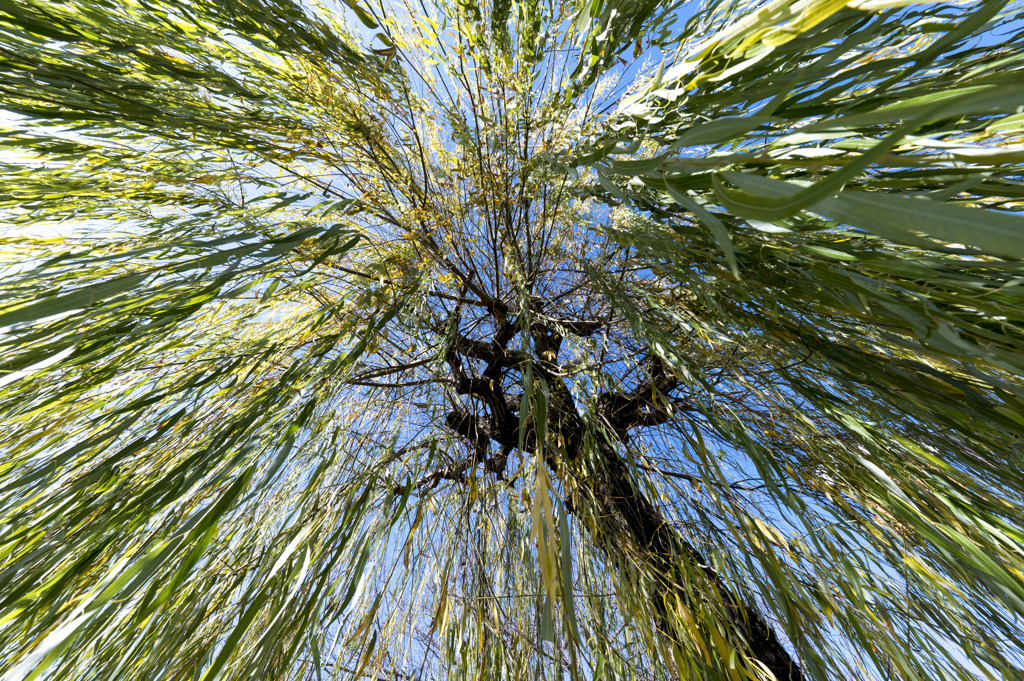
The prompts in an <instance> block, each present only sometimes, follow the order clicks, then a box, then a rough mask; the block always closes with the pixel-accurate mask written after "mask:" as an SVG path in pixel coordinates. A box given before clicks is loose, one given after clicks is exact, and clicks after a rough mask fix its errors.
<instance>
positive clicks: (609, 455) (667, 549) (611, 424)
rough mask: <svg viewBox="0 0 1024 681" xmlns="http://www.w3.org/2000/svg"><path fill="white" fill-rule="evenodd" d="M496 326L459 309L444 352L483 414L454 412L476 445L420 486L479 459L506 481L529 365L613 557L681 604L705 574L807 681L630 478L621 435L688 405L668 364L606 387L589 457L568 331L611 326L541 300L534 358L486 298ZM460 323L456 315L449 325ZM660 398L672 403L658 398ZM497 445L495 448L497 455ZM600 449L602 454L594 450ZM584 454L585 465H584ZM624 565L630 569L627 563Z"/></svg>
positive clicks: (774, 658)
mask: <svg viewBox="0 0 1024 681" xmlns="http://www.w3.org/2000/svg"><path fill="white" fill-rule="evenodd" d="M484 305H485V306H486V307H488V309H489V312H490V313H491V314H492V316H493V318H494V319H493V321H494V328H495V329H497V331H496V333H495V334H494V337H493V338H492V339H491V340H490V341H482V340H475V339H471V338H468V337H466V336H463V335H462V334H461V331H460V330H459V329H458V319H459V315H458V310H456V312H455V314H454V315H453V319H454V321H455V328H454V331H455V333H454V337H453V340H452V342H451V345H450V347H449V348H448V351H447V354H446V361H447V363H448V365H449V367H450V369H451V372H452V378H453V383H454V386H455V391H456V393H458V394H460V395H465V396H467V397H469V398H472V401H473V402H474V403H475V404H478V405H480V407H481V409H480V412H479V413H471V412H470V410H469V409H466V408H464V407H460V408H457V409H454V410H453V411H451V412H449V414H448V415H447V418H446V425H447V426H448V428H449V429H450V430H452V431H453V432H455V433H457V434H458V435H459V436H460V437H462V438H463V439H464V440H465V441H466V443H467V445H468V449H469V450H470V452H471V453H470V454H469V456H468V457H467V458H466V459H465V460H464V461H461V462H458V463H456V464H454V465H451V466H448V467H446V468H443V469H440V470H438V471H435V472H434V473H432V474H430V475H428V476H426V477H424V478H423V479H421V480H419V481H418V482H417V483H416V484H417V485H418V486H421V487H424V486H425V487H434V486H436V485H437V484H438V483H439V482H440V481H441V480H444V479H449V480H461V479H463V478H464V476H465V473H466V472H467V471H469V470H471V469H472V468H474V467H476V466H477V465H479V464H483V465H484V467H485V469H486V470H488V471H490V472H493V473H495V474H497V475H498V477H499V478H501V477H503V474H504V471H505V467H506V464H507V460H508V457H509V454H510V453H511V452H512V451H514V450H515V449H516V448H517V447H518V446H519V444H520V442H519V441H520V434H519V426H520V419H519V415H518V414H517V411H518V409H519V400H520V397H521V395H513V396H509V395H506V394H505V393H504V390H503V387H502V386H503V383H504V377H505V375H506V374H507V372H508V371H510V370H518V371H522V369H523V368H524V367H525V365H526V364H527V363H529V364H530V366H531V367H532V368H533V371H534V372H535V374H536V375H537V376H539V377H541V378H542V379H544V381H545V382H546V383H547V385H548V388H549V391H550V398H549V404H548V414H547V416H548V420H547V428H548V432H549V433H550V434H552V435H554V436H556V437H557V439H558V440H559V441H560V442H562V443H564V448H561V449H558V450H556V449H555V448H554V447H551V446H545V448H544V456H545V461H546V463H547V465H548V467H549V468H550V470H551V472H552V474H553V475H555V476H556V477H558V478H559V479H561V480H563V481H565V480H568V479H570V478H571V479H572V480H573V482H574V483H575V487H576V489H577V490H579V491H580V498H576V499H572V500H570V501H571V506H572V507H573V508H574V510H575V512H576V514H577V515H580V510H581V509H584V508H585V509H586V511H585V514H586V517H587V518H588V520H591V521H592V522H584V523H583V525H584V527H585V528H586V529H587V531H588V532H590V534H591V536H592V537H593V539H594V540H595V541H596V542H597V543H598V545H599V546H601V547H602V549H603V550H604V551H605V553H606V555H608V557H609V559H610V560H611V561H612V562H619V561H621V560H622V559H623V554H624V553H625V552H624V550H623V549H624V548H625V547H628V553H630V554H631V555H635V556H637V557H639V559H640V562H641V563H642V565H643V567H642V569H644V571H645V573H646V574H648V575H653V576H655V579H656V580H658V581H659V582H660V588H662V589H663V590H665V595H668V593H669V592H672V591H675V592H676V594H675V595H677V596H679V598H680V599H681V601H682V602H683V603H684V604H686V605H687V607H689V606H691V605H692V603H690V602H689V601H691V599H692V597H691V595H690V592H689V591H688V590H687V589H686V588H685V587H684V586H682V585H683V584H684V583H685V580H684V579H683V576H684V575H686V576H688V577H689V579H693V577H694V576H697V577H698V578H700V579H703V580H704V582H705V583H704V587H705V590H706V591H708V592H709V593H712V594H717V596H718V598H719V600H720V602H721V608H722V610H721V611H722V613H723V616H724V617H726V618H727V619H728V620H729V623H730V624H731V628H732V630H733V631H735V632H738V633H739V634H740V635H741V636H742V637H743V639H744V640H745V647H746V653H747V654H748V655H749V656H750V657H751V658H753V659H756V660H758V661H759V662H761V663H762V664H764V666H765V667H767V668H768V669H769V670H771V672H772V673H773V674H774V675H775V677H776V679H778V680H779V681H802V678H803V675H802V672H801V669H800V666H799V664H798V663H797V662H796V661H795V660H793V658H792V657H791V656H790V655H789V653H788V652H787V651H786V649H785V647H784V646H783V645H782V643H781V641H780V640H779V637H778V635H777V634H776V633H775V631H774V630H773V629H772V627H771V626H770V625H769V624H768V622H767V620H766V619H765V618H764V616H763V615H762V614H761V613H760V612H759V611H758V610H757V609H756V608H754V607H753V606H751V605H750V604H748V603H746V602H744V601H743V599H742V598H741V597H740V596H739V595H738V594H736V593H735V592H734V591H733V590H731V589H730V588H729V587H728V585H726V584H725V582H724V581H723V580H722V578H721V577H720V576H719V575H718V573H717V572H716V571H715V570H714V568H713V567H711V565H710V564H709V563H708V561H707V560H706V558H705V557H704V556H703V555H702V554H701V552H700V551H699V550H697V548H696V547H694V546H693V545H691V544H690V543H689V542H687V541H686V540H685V539H683V537H682V536H680V535H679V533H678V532H677V531H676V530H674V529H673V528H672V526H671V524H670V523H669V522H668V521H667V520H666V519H665V517H664V516H663V515H662V514H661V512H660V511H659V510H658V509H657V507H656V506H655V505H654V504H653V503H652V502H651V501H650V499H648V498H647V496H646V495H645V494H644V493H643V491H642V490H641V489H640V487H639V486H638V485H637V483H636V481H635V480H633V478H632V476H631V475H630V472H629V468H628V466H627V465H626V462H625V461H624V460H623V459H622V457H621V456H620V455H619V454H618V451H617V448H616V447H615V445H614V441H619V442H625V441H627V438H628V437H629V431H630V430H631V429H635V428H643V427H649V426H654V425H658V424H661V423H665V422H667V421H668V420H669V419H671V418H672V417H673V414H674V413H677V412H678V411H679V410H685V409H687V407H686V405H679V404H676V405H673V404H671V403H670V402H669V398H668V395H669V393H670V392H671V391H672V390H673V389H674V388H675V387H676V385H677V381H676V379H675V377H674V376H673V375H672V373H671V371H670V370H669V368H668V367H667V366H666V365H665V363H664V362H663V360H661V359H660V358H659V357H657V356H655V355H653V354H651V355H649V357H648V358H647V361H646V365H647V376H646V378H647V382H646V383H644V382H641V384H640V385H638V386H637V387H636V388H635V389H634V390H633V391H631V392H628V393H615V392H608V393H604V394H602V395H600V396H599V397H598V399H597V402H596V408H595V413H594V414H591V415H590V418H591V420H596V421H597V422H598V423H599V424H601V426H603V428H604V430H605V431H606V432H607V433H608V434H609V439H608V440H602V438H600V437H592V438H590V442H592V443H595V442H596V444H592V445H591V447H592V449H596V452H595V451H588V454H589V456H587V457H583V456H581V453H582V450H581V448H582V447H583V446H584V442H585V441H586V436H587V424H586V420H585V419H584V418H583V416H582V415H581V414H580V413H579V410H578V409H577V407H576V404H575V402H574V401H573V399H572V396H571V394H570V392H569V390H568V388H567V387H566V385H565V382H564V381H563V379H562V378H561V375H562V371H561V367H560V366H559V364H558V358H559V353H560V351H561V345H562V341H563V331H566V332H569V333H572V334H575V335H590V334H593V333H596V332H597V331H599V330H600V329H601V328H602V327H603V326H604V324H605V322H602V321H599V320H554V319H551V318H545V317H543V316H542V315H541V311H542V310H543V305H542V304H538V305H536V306H535V309H536V312H537V314H534V315H532V316H533V318H534V321H533V323H532V324H531V327H530V329H529V330H528V332H529V334H530V336H531V338H532V340H533V347H534V350H535V352H536V354H535V356H529V355H528V354H527V353H523V352H521V351H513V350H509V349H508V344H509V342H510V341H511V339H512V338H513V337H514V335H515V333H516V331H517V330H518V329H519V325H520V322H519V321H518V320H512V319H510V318H509V317H508V311H507V308H505V306H504V305H501V304H500V303H496V302H494V301H491V302H490V303H489V304H488V303H487V301H485V302H484ZM451 322H452V319H449V329H451V328H452V327H451V326H450V324H451ZM466 360H476V361H479V362H483V363H484V364H485V369H484V370H483V371H482V372H480V375H479V376H477V375H474V374H473V372H472V370H471V369H470V368H469V367H468V362H467V361H466ZM657 396H662V398H664V399H659V398H658V397H657ZM494 445H497V451H496V452H494V453H492V450H493V449H494ZM536 445H537V442H536V438H535V434H534V433H532V432H529V433H525V434H524V438H523V446H524V448H525V449H533V448H534V447H535V446H536ZM594 454H597V456H594ZM584 459H585V461H584ZM619 568H620V569H625V566H623V565H620V566H619ZM655 601H656V602H655V603H654V609H655V619H656V622H657V626H658V628H659V630H660V631H661V632H662V633H663V634H664V635H665V636H667V637H670V638H673V637H676V636H679V635H680V633H681V632H680V629H679V627H678V626H677V625H676V624H675V623H674V622H673V616H672V615H671V613H670V611H669V610H668V609H666V607H665V606H664V601H663V599H655Z"/></svg>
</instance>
